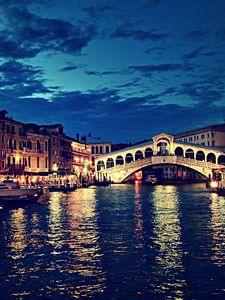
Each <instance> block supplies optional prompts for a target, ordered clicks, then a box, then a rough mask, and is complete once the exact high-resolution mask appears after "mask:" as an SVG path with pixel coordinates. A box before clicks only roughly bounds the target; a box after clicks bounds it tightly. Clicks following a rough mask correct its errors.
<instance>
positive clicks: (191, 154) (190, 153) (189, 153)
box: [185, 149, 195, 159]
mask: <svg viewBox="0 0 225 300" xmlns="http://www.w3.org/2000/svg"><path fill="white" fill-rule="evenodd" d="M185 157H186V158H191V159H194V158H195V154H194V151H193V150H192V149H187V150H186V152H185Z"/></svg>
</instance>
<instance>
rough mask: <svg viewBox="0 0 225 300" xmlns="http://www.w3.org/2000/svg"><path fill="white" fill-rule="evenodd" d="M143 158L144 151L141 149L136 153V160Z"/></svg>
mask: <svg viewBox="0 0 225 300" xmlns="http://www.w3.org/2000/svg"><path fill="white" fill-rule="evenodd" d="M143 158H144V156H143V153H142V152H141V150H138V151H137V152H136V153H135V160H139V159H143Z"/></svg>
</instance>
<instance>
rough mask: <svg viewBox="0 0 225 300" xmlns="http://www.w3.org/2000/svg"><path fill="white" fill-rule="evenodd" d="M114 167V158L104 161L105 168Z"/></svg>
mask: <svg viewBox="0 0 225 300" xmlns="http://www.w3.org/2000/svg"><path fill="white" fill-rule="evenodd" d="M113 167H114V160H113V159H112V158H108V159H107V161H106V168H107V169H109V168H113Z"/></svg>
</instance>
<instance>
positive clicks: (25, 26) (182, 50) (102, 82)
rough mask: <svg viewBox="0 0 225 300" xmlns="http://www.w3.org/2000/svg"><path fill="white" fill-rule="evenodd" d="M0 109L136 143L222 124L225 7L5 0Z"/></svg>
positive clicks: (151, 1) (214, 0)
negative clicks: (162, 135)
mask: <svg viewBox="0 0 225 300" xmlns="http://www.w3.org/2000/svg"><path fill="white" fill-rule="evenodd" d="M0 24H1V25H0V26H1V29H0V78H1V81H0V84H1V86H0V105H1V109H6V110H8V112H9V115H10V116H12V117H13V118H14V119H16V120H20V121H24V122H36V123H38V124H52V123H62V124H63V125H64V128H65V132H66V133H67V134H69V135H71V136H74V137H75V134H76V133H77V132H79V133H81V134H88V133H89V132H91V133H92V136H93V137H101V138H102V140H107V141H112V142H134V141H138V140H142V139H145V138H146V139H147V138H150V137H152V136H153V135H155V134H158V133H161V132H166V133H178V132H182V131H184V130H188V129H193V128H195V127H200V126H207V125H210V124H214V123H222V122H223V106H225V96H224V87H225V1H224V0H198V1H196V0H186V1H184V0H183V1H182V0H176V1H175V0H120V1H117V0H114V1H109V0H107V1H104V0H93V1H91V0H88V1H84V0H80V1H79V0H65V1H62V0H42V1H41V0H40V1H38V0H35V1H32V0H0Z"/></svg>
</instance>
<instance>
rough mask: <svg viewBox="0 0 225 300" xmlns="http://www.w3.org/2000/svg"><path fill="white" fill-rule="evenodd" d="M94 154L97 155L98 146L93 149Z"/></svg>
mask: <svg viewBox="0 0 225 300" xmlns="http://www.w3.org/2000/svg"><path fill="white" fill-rule="evenodd" d="M95 153H96V154H98V146H96V147H95Z"/></svg>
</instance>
